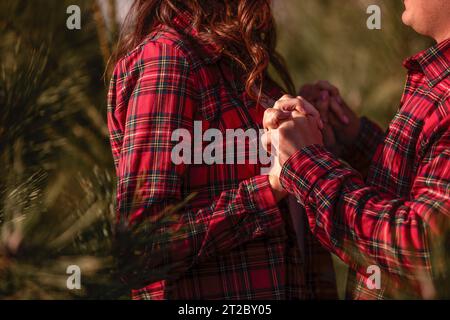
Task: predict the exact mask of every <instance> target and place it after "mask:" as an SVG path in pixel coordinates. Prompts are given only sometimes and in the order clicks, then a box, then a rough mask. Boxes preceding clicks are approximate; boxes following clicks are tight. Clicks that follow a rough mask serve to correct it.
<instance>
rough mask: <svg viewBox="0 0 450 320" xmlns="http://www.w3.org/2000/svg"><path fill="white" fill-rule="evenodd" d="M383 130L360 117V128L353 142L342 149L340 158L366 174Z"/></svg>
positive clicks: (381, 139)
mask: <svg viewBox="0 0 450 320" xmlns="http://www.w3.org/2000/svg"><path fill="white" fill-rule="evenodd" d="M384 138H385V132H383V130H382V129H381V128H380V127H379V126H378V125H377V124H376V123H374V122H372V121H371V120H369V119H368V118H366V117H362V118H361V129H360V131H359V134H358V137H357V139H356V141H355V143H354V144H353V145H352V146H350V147H346V148H344V150H343V155H342V158H343V160H345V161H347V162H348V163H349V164H350V165H351V166H352V167H353V168H355V169H356V170H358V171H359V172H361V173H363V174H364V175H366V173H367V171H368V169H369V166H370V164H371V162H372V159H373V156H374V155H375V152H376V150H377V149H378V147H379V146H380V145H381V144H382V143H383V141H384Z"/></svg>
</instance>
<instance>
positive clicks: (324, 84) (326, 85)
mask: <svg viewBox="0 0 450 320" xmlns="http://www.w3.org/2000/svg"><path fill="white" fill-rule="evenodd" d="M316 85H317V86H318V87H319V88H320V89H321V90H327V91H329V92H330V93H331V95H332V96H335V97H340V95H341V94H340V92H339V89H338V88H336V87H335V86H333V85H332V84H331V83H329V82H328V81H326V80H320V81H318V82H317V84H316Z"/></svg>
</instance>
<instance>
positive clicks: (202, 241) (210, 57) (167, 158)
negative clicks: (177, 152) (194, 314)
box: [108, 0, 335, 299]
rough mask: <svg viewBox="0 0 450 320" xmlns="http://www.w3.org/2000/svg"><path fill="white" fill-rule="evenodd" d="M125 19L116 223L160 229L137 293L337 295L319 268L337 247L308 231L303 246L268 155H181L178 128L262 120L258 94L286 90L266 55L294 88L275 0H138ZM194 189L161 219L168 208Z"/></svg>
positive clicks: (115, 81)
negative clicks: (212, 158)
mask: <svg viewBox="0 0 450 320" xmlns="http://www.w3.org/2000/svg"><path fill="white" fill-rule="evenodd" d="M127 21H128V22H127V23H126V24H125V28H124V30H125V31H124V35H123V36H122V38H121V41H120V43H119V49H118V53H117V66H116V69H115V72H114V75H113V78H112V82H111V87H110V93H109V107H108V111H109V112H108V123H109V128H110V133H111V143H112V150H113V154H114V159H115V164H116V168H117V175H118V190H117V205H118V215H119V224H120V226H124V225H125V226H136V225H142V224H144V222H146V221H147V222H148V221H151V223H152V225H153V229H152V231H151V233H152V234H154V235H155V236H157V235H159V236H160V237H159V240H157V241H155V242H154V243H153V244H152V245H147V246H146V247H145V249H144V250H143V251H144V252H142V254H141V255H140V258H143V260H144V263H143V264H138V265H137V266H136V267H135V269H134V270H133V271H132V272H131V273H128V274H127V275H126V277H125V278H126V281H129V282H130V283H139V285H134V290H133V298H134V299H311V298H334V297H335V296H334V286H333V283H332V281H328V280H323V279H320V277H319V275H321V270H323V269H324V267H325V268H326V267H328V266H330V260H329V256H328V254H327V253H325V252H324V251H322V249H321V247H320V246H319V245H318V244H317V243H316V242H315V241H314V240H313V239H312V237H311V234H310V233H309V231H305V235H304V238H305V248H304V250H303V251H304V252H300V249H299V246H298V244H297V240H296V236H295V232H294V229H293V227H292V223H291V218H290V215H289V212H288V210H287V205H286V202H285V201H284V200H283V199H284V198H285V196H286V193H285V192H284V190H283V189H282V187H281V186H280V183H279V181H278V179H277V178H276V175H269V176H263V175H260V172H261V165H259V164H217V163H216V164H212V165H206V164H200V163H197V162H195V164H190V163H186V162H184V163H181V164H175V162H174V161H173V156H172V151H173V150H174V148H175V146H176V145H177V143H178V140H176V139H175V140H174V139H173V134H174V132H175V131H176V130H179V129H184V130H187V132H189V133H192V136H194V134H195V132H194V131H195V130H196V126H195V124H196V123H197V124H198V123H201V128H202V130H203V131H205V130H207V129H211V128H213V129H217V130H220V132H223V133H225V132H226V131H227V130H230V129H244V130H247V129H255V130H258V129H259V128H262V118H263V114H264V108H263V107H262V106H261V104H260V103H259V102H260V101H262V100H263V99H262V98H263V97H271V98H273V99H274V100H276V99H277V98H279V97H280V96H281V95H282V90H281V89H280V88H279V87H278V86H277V85H276V84H275V83H274V82H273V81H272V80H271V79H270V78H269V75H268V72H267V70H268V67H269V65H272V66H273V67H274V69H275V71H276V72H277V73H278V75H279V76H280V78H281V79H282V80H283V83H284V85H285V87H286V89H287V90H288V91H293V90H294V87H293V84H292V81H291V80H290V77H289V74H288V72H287V71H286V68H285V67H284V64H283V62H282V60H281V59H280V57H279V56H278V54H277V53H276V52H275V29H274V21H273V17H272V12H271V7H270V1H268V0H259V1H255V0H253V1H237V0H218V1H206V0H188V1H187V0H183V1H176V0H165V1H160V0H159V1H158V0H136V1H135V2H134V5H133V7H132V9H131V12H130V14H129V17H128V19H127ZM266 107H269V106H266ZM248 148H249V144H247V145H246V153H248V152H249V151H248ZM197 152H199V150H195V151H194V153H197ZM227 163H228V162H227ZM192 194H196V196H195V197H194V198H193V199H191V201H189V203H188V204H187V205H186V206H184V207H183V209H181V210H178V211H179V212H178V215H177V218H176V219H175V220H174V219H172V220H171V221H170V222H167V223H164V219H165V218H166V217H167V214H161V212H167V210H166V209H167V207H169V206H171V205H176V204H179V203H181V202H183V200H184V199H185V198H186V197H188V196H190V195H192ZM141 260H142V259H141ZM123 263H124V264H126V263H128V261H123ZM131 263H132V262H131V261H130V262H129V264H131ZM315 264H316V265H315ZM319 268H320V269H319ZM143 274H145V277H143V276H142V275H143ZM137 280H139V281H137Z"/></svg>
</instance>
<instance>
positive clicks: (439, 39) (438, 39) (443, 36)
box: [433, 30, 450, 43]
mask: <svg viewBox="0 0 450 320" xmlns="http://www.w3.org/2000/svg"><path fill="white" fill-rule="evenodd" d="M433 38H434V40H436V42H437V43H441V42H444V41H445V40H447V39H449V38H450V30H448V31H447V32H442V33H440V34H439V35H437V36H435V37H433Z"/></svg>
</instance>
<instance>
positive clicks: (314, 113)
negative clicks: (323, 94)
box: [297, 96, 324, 130]
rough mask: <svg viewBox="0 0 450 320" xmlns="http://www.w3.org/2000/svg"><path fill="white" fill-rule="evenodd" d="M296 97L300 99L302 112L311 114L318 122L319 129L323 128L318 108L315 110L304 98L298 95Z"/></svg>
mask: <svg viewBox="0 0 450 320" xmlns="http://www.w3.org/2000/svg"><path fill="white" fill-rule="evenodd" d="M297 99H299V100H300V101H301V105H302V108H303V112H304V113H305V115H307V116H312V117H313V118H315V119H316V120H317V122H318V124H319V128H320V130H323V128H324V123H323V121H322V117H321V116H320V112H319V110H317V109H316V108H315V107H314V106H313V105H312V104H311V103H309V102H308V101H306V100H305V99H304V98H302V97H300V96H299V97H297Z"/></svg>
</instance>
